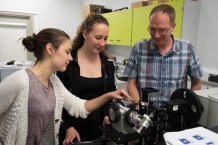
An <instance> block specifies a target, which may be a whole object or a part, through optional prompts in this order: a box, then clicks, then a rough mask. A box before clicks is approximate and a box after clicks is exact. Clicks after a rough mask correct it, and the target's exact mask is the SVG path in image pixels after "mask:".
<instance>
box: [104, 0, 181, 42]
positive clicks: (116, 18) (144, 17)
mask: <svg viewBox="0 0 218 145" xmlns="http://www.w3.org/2000/svg"><path fill="white" fill-rule="evenodd" d="M167 4H169V5H171V6H173V7H174V8H175V11H176V28H175V29H174V32H173V35H174V36H175V37H177V38H181V35H182V19H183V7H184V0H171V1H170V2H167ZM155 6H157V5H156V4H155V5H149V6H144V7H140V8H134V9H128V10H121V11H116V12H111V13H105V14H102V15H103V16H104V17H105V18H106V19H107V20H108V22H109V25H110V26H109V36H108V44H112V45H126V46H133V45H134V44H135V43H136V42H138V41H139V40H142V39H145V38H150V34H149V32H148V30H147V28H148V25H149V15H150V12H151V10H152V9H153V8H154V7H155Z"/></svg>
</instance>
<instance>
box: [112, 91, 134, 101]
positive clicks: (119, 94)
mask: <svg viewBox="0 0 218 145" xmlns="http://www.w3.org/2000/svg"><path fill="white" fill-rule="evenodd" d="M110 96H111V97H112V99H119V100H130V101H132V100H133V98H132V97H130V96H129V94H128V93H127V91H126V90H125V89H118V90H116V91H113V92H110Z"/></svg>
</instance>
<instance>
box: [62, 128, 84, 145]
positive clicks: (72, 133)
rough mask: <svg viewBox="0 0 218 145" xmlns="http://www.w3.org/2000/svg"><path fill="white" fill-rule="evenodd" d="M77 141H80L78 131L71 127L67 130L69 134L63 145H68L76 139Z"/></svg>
mask: <svg viewBox="0 0 218 145" xmlns="http://www.w3.org/2000/svg"><path fill="white" fill-rule="evenodd" d="M75 138H76V139H77V141H80V136H79V133H78V132H77V131H76V129H75V128H74V127H70V128H68V129H67V134H66V137H65V139H64V142H63V145H67V144H69V143H71V142H73V140H74V139H75Z"/></svg>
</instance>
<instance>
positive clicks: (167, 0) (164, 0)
mask: <svg viewBox="0 0 218 145" xmlns="http://www.w3.org/2000/svg"><path fill="white" fill-rule="evenodd" d="M174 1H176V0H162V2H163V3H167V2H174Z"/></svg>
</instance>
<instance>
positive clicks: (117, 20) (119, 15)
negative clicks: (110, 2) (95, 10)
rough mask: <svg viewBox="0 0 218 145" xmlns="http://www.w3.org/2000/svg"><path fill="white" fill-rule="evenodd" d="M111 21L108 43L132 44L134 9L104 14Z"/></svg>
mask: <svg viewBox="0 0 218 145" xmlns="http://www.w3.org/2000/svg"><path fill="white" fill-rule="evenodd" d="M102 15H103V16H104V17H105V18H106V19H107V20H108V22H109V37H108V44H114V45H126V46H131V44H132V41H131V37H132V9H128V10H120V11H115V12H111V13H105V14H102Z"/></svg>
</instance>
